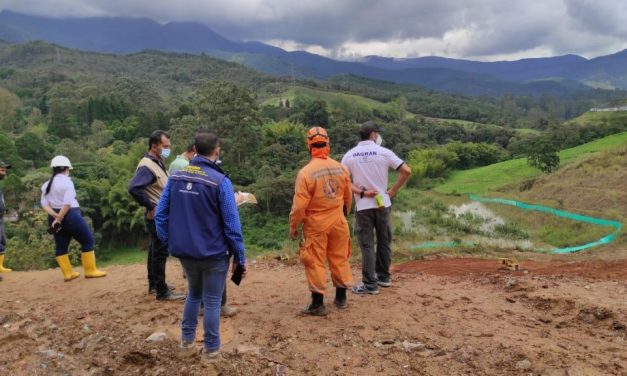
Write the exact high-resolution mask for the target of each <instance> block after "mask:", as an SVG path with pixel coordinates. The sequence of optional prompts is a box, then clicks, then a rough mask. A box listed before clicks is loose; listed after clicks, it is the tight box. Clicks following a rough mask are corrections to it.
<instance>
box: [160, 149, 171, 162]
mask: <svg viewBox="0 0 627 376" xmlns="http://www.w3.org/2000/svg"><path fill="white" fill-rule="evenodd" d="M169 156H170V149H166V148H163V149H161V158H163V159H168V157H169Z"/></svg>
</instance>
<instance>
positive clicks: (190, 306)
mask: <svg viewBox="0 0 627 376" xmlns="http://www.w3.org/2000/svg"><path fill="white" fill-rule="evenodd" d="M194 146H195V147H196V152H197V156H196V157H194V159H192V160H191V162H190V164H189V166H187V167H185V168H184V169H182V170H179V171H176V172H175V173H173V174H172V175H171V176H170V179H169V180H168V183H167V184H166V187H165V188H164V190H163V194H162V195H161V199H160V200H159V204H158V205H157V211H156V214H155V222H156V225H157V234H158V236H159V239H161V241H162V242H163V243H164V244H167V246H168V252H169V253H170V254H171V255H172V256H175V257H178V258H179V259H180V260H181V264H183V268H184V269H185V273H186V274H187V283H188V293H187V298H186V300H185V306H184V308H183V321H182V325H181V327H182V336H181V337H182V339H181V348H183V349H184V350H189V351H190V352H193V350H194V348H195V346H194V341H195V337H196V326H197V324H198V310H199V307H200V302H201V301H202V302H203V303H204V306H205V309H204V319H203V326H204V333H205V334H204V355H203V356H204V357H205V358H206V359H214V358H216V357H218V355H219V353H218V350H219V349H220V303H221V297H222V291H223V290H224V284H225V281H226V275H227V272H228V268H229V256H230V255H229V250H231V251H232V252H233V256H234V261H233V263H234V264H238V265H241V266H242V267H243V268H244V273H245V271H246V255H245V252H244V242H243V237H242V226H241V224H240V220H239V214H238V212H237V204H236V203H235V195H234V194H233V185H232V184H231V181H230V180H229V178H228V177H227V176H226V175H225V173H224V172H223V171H222V169H220V167H219V166H218V165H217V164H216V161H217V160H218V157H219V156H220V140H219V138H218V136H217V135H216V134H215V133H213V132H210V131H205V130H203V131H199V132H198V133H197V134H196V136H195V138H194ZM234 270H235V268H234Z"/></svg>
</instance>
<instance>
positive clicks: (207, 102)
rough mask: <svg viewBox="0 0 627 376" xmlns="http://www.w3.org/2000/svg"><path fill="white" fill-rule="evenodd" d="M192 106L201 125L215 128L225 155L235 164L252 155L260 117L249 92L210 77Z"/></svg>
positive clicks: (256, 140) (244, 160) (256, 141)
mask: <svg viewBox="0 0 627 376" xmlns="http://www.w3.org/2000/svg"><path fill="white" fill-rule="evenodd" d="M194 109H195V112H196V114H197V116H198V119H199V123H200V125H201V126H202V127H206V128H209V129H213V130H215V131H216V132H217V133H218V135H219V136H220V138H221V139H222V140H223V141H222V148H223V149H224V153H225V154H226V157H227V158H233V159H234V160H235V162H236V163H237V164H242V163H244V162H246V160H247V159H249V158H251V157H252V156H254V155H255V151H256V148H257V146H258V143H259V142H258V140H259V127H260V124H261V120H260V119H259V116H258V114H257V103H256V100H255V97H254V96H253V95H252V93H251V92H250V91H249V90H248V89H246V88H243V87H240V86H237V85H235V84H233V83H230V82H222V81H209V82H207V83H206V84H205V85H204V86H203V87H202V88H201V89H200V90H199V91H198V94H197V98H196V101H195V103H194Z"/></svg>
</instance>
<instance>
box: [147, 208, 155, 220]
mask: <svg viewBox="0 0 627 376" xmlns="http://www.w3.org/2000/svg"><path fill="white" fill-rule="evenodd" d="M154 218H155V208H152V210H150V211H149V212H148V213H146V219H148V220H150V221H152V220H153V219H154Z"/></svg>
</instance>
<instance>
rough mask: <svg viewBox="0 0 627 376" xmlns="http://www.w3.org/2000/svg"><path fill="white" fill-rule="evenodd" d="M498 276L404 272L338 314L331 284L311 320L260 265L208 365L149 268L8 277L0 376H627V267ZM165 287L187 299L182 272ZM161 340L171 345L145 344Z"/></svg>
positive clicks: (491, 269) (293, 294)
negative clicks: (158, 293)
mask: <svg viewBox="0 0 627 376" xmlns="http://www.w3.org/2000/svg"><path fill="white" fill-rule="evenodd" d="M499 268H500V266H499V263H498V261H495V260H478V259H436V260H429V261H415V262H411V263H408V264H404V265H396V266H395V267H394V276H393V280H392V281H393V286H392V287H391V288H387V289H381V293H380V294H379V295H376V296H355V295H353V294H349V304H350V305H349V308H348V309H347V310H344V311H339V310H337V309H336V308H335V307H334V306H333V305H332V304H330V303H331V301H332V299H333V294H332V293H331V286H329V292H330V293H329V297H328V298H327V299H326V300H327V307H328V309H329V315H328V316H326V317H303V316H301V315H299V311H300V309H301V308H302V307H304V306H305V305H306V303H307V302H308V300H309V296H308V291H307V288H306V282H305V277H304V272H303V270H302V268H301V267H300V266H298V265H287V264H284V263H281V262H279V261H260V262H258V263H257V264H255V265H253V266H252V267H251V270H250V273H249V276H248V278H247V279H245V280H244V281H243V282H242V285H241V287H235V286H234V285H232V284H230V286H229V293H230V297H229V301H230V302H231V304H232V305H233V306H235V307H237V308H238V309H239V310H240V313H239V314H238V315H237V316H235V317H234V318H227V319H223V320H222V324H221V326H222V327H221V332H222V340H223V347H222V350H223V357H222V359H221V360H219V361H218V362H216V363H213V364H207V363H203V362H202V361H201V359H200V356H199V355H195V356H192V357H187V358H186V357H183V356H182V355H180V354H179V352H178V343H179V336H180V328H179V326H180V319H181V312H182V302H157V301H155V299H154V296H151V295H148V294H147V287H146V281H145V265H130V266H116V267H110V268H108V272H109V276H107V277H106V278H101V279H95V280H87V279H84V278H79V279H76V280H74V281H71V282H68V283H64V282H63V280H62V278H61V272H60V271H59V270H58V269H55V270H47V271H40V272H11V273H5V274H3V277H4V281H2V282H0V291H2V293H1V295H0V354H1V355H0V375H66V374H67V375H213V374H221V375H374V374H385V375H531V374H532V375H569V376H575V375H626V374H627V342H626V338H627V329H626V325H627V261H624V260H623V261H611V262H608V261H587V262H569V261H567V260H566V259H559V258H558V259H557V260H555V261H551V262H537V261H529V262H522V264H521V268H522V270H520V271H518V272H511V271H508V270H502V269H499ZM76 269H77V270H78V268H76ZM81 272H82V271H81ZM354 276H355V279H358V278H359V276H360V272H359V270H358V267H356V268H355V269H354ZM168 280H169V281H170V283H171V284H172V285H174V286H176V288H177V291H185V281H184V279H183V278H182V273H181V269H180V265H179V264H178V263H177V262H169V264H168ZM155 332H164V333H165V334H166V336H165V339H164V340H163V341H161V342H147V341H146V338H147V337H148V336H150V335H151V334H153V333H155ZM199 333H200V331H199ZM200 337H201V336H200V335H199V339H200ZM201 346H202V345H201V343H200V342H198V347H199V349H200V347H201Z"/></svg>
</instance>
